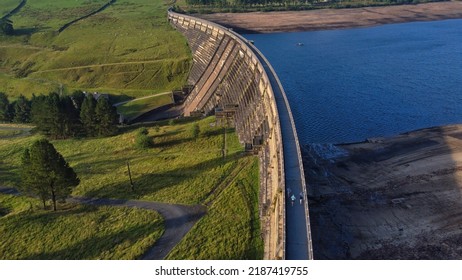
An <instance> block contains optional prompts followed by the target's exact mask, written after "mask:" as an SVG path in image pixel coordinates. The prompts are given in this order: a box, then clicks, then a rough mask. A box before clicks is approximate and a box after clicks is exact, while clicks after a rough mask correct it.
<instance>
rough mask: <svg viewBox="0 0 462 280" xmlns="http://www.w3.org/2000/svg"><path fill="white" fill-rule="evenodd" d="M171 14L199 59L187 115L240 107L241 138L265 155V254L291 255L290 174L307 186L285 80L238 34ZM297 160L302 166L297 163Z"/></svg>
mask: <svg viewBox="0 0 462 280" xmlns="http://www.w3.org/2000/svg"><path fill="white" fill-rule="evenodd" d="M168 18H169V21H170V23H171V24H172V25H173V26H174V27H175V28H177V30H179V31H180V32H181V33H183V34H184V35H185V37H186V38H187V40H188V43H189V46H190V48H191V51H192V53H193V59H194V63H193V66H192V68H191V74H190V78H189V81H190V82H191V83H192V84H193V85H194V88H193V90H192V92H191V94H190V95H189V96H188V98H187V100H186V102H185V106H184V115H185V116H189V115H191V114H197V113H201V114H204V115H207V114H212V113H214V112H215V110H216V109H217V108H219V109H220V110H223V108H231V107H232V108H235V109H233V118H234V120H233V123H234V125H235V127H236V131H237V133H238V136H239V140H240V141H241V142H242V143H244V144H246V146H251V147H253V148H254V150H255V151H256V152H258V154H259V157H260V182H261V188H260V218H261V222H262V233H263V236H264V242H265V254H264V258H265V259H286V248H287V244H286V231H292V229H290V228H287V225H286V210H287V205H286V200H287V199H286V193H287V189H286V182H287V178H289V177H287V176H290V178H289V180H290V182H291V184H297V190H298V189H300V190H302V191H303V192H304V194H305V197H306V188H305V178H304V173H303V165H302V161H301V154H300V147H299V143H298V138H297V135H296V130H295V124H294V122H293V118H292V114H291V111H290V107H289V104H288V102H287V98H286V96H285V93H284V90H283V88H282V85H281V84H280V82H279V79H278V78H277V75H276V73H275V72H274V70H273V69H272V67H271V65H270V64H269V62H268V61H267V60H266V59H265V58H264V56H263V55H262V54H261V53H260V52H259V51H258V50H257V49H256V48H255V47H254V46H253V45H252V44H250V43H249V42H248V41H247V40H246V39H245V38H243V37H242V36H240V35H239V34H237V33H235V32H233V31H232V30H228V29H226V28H224V27H222V26H220V25H217V24H214V23H211V22H208V21H205V20H202V19H197V18H194V17H191V16H187V15H182V14H178V13H175V12H172V11H169V13H168ZM267 71H269V73H268V72H267ZM278 102H279V104H278ZM281 106H283V107H281ZM286 107H287V108H286ZM281 108H282V109H283V112H284V116H283V118H282V120H283V121H284V123H283V125H284V126H289V129H284V130H283V131H282V130H281V125H282V124H281V120H280V115H279V110H280V109H281ZM283 132H284V133H285V134H283ZM286 139H287V140H286ZM283 141H284V142H283ZM289 141H291V142H289ZM283 144H284V145H286V146H289V145H290V146H293V149H287V148H286V147H285V146H283ZM285 157H295V158H296V159H295V160H290V161H289V162H290V164H291V166H290V167H288V166H285V164H284V162H285ZM294 163H296V165H297V166H295V167H294V166H293V165H294ZM297 163H298V164H297ZM288 168H290V169H288ZM294 169H296V171H297V172H296V173H294V172H293V170H294ZM294 174H295V175H294ZM286 177H287V178H286ZM294 178H295V179H294ZM303 207H304V213H303V218H302V219H303V221H302V220H300V219H299V220H298V222H299V221H302V222H303V224H305V223H306V231H304V233H303V234H301V235H305V236H300V240H301V242H299V243H298V244H301V245H302V247H303V244H306V247H307V248H306V252H307V253H304V254H305V255H306V257H304V254H301V258H305V259H312V250H311V248H312V247H311V234H310V230H309V213H308V203H307V199H305V203H304V205H303ZM298 235H300V233H298ZM304 251H305V250H304ZM299 257H300V255H299V256H297V257H296V258H299Z"/></svg>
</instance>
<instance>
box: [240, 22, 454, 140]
mask: <svg viewBox="0 0 462 280" xmlns="http://www.w3.org/2000/svg"><path fill="white" fill-rule="evenodd" d="M245 37H246V38H247V39H249V40H253V41H254V42H255V45H256V46H257V47H258V48H259V49H260V50H261V51H262V53H263V54H264V55H265V56H266V57H267V58H268V60H269V61H270V62H271V64H272V65H273V67H274V68H275V70H276V72H277V74H278V75H279V78H280V79H281V82H282V84H283V86H284V88H285V90H286V93H287V96H288V99H289V103H290V106H291V108H292V112H293V115H294V118H295V124H296V127H297V132H298V135H299V138H300V142H301V144H308V143H346V142H356V141H363V140H365V139H366V138H371V137H381V136H391V135H395V134H398V133H402V132H406V131H410V130H416V129H420V128H425V127H430V126H437V125H445V124H453V123H462V20H445V21H434V22H414V23H405V24H389V25H383V26H377V27H369V28H356V29H345V30H328V31H315V32H296V33H274V34H249V35H245Z"/></svg>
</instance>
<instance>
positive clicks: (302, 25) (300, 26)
mask: <svg viewBox="0 0 462 280" xmlns="http://www.w3.org/2000/svg"><path fill="white" fill-rule="evenodd" d="M195 16H198V17H200V18H203V19H206V20H210V21H212V22H216V23H219V24H221V25H224V26H226V27H229V28H233V29H234V30H236V31H238V32H240V33H273V32H296V31H314V30H327V29H343V28H354V27H367V26H376V25H382V24H389V23H404V22H414V21H433V20H444V19H460V18H462V2H461V1H451V2H437V3H425V4H417V5H398V6H385V7H369V8H354V9H323V10H311V11H287V12H252V13H216V14H204V15H195Z"/></svg>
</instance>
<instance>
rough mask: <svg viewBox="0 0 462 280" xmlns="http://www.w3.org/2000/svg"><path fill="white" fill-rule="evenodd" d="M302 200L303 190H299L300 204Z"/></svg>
mask: <svg viewBox="0 0 462 280" xmlns="http://www.w3.org/2000/svg"><path fill="white" fill-rule="evenodd" d="M302 200H303V192H300V204H302Z"/></svg>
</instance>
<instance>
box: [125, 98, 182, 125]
mask: <svg viewBox="0 0 462 280" xmlns="http://www.w3.org/2000/svg"><path fill="white" fill-rule="evenodd" d="M173 102H174V101H173V97H172V94H171V93H169V94H159V95H154V96H150V97H147V98H143V99H137V100H133V101H129V102H127V103H125V104H122V105H120V106H117V112H118V113H119V114H122V115H123V116H124V117H125V118H126V119H133V118H135V117H137V116H139V115H141V114H144V113H146V112H149V111H151V110H153V109H155V108H158V107H160V106H163V105H167V104H172V103H173Z"/></svg>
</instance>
